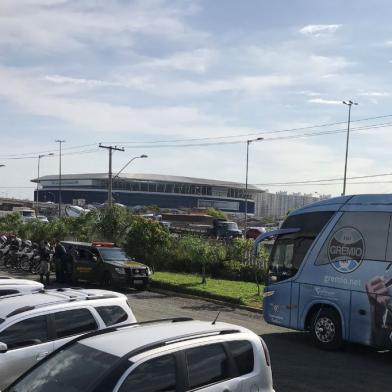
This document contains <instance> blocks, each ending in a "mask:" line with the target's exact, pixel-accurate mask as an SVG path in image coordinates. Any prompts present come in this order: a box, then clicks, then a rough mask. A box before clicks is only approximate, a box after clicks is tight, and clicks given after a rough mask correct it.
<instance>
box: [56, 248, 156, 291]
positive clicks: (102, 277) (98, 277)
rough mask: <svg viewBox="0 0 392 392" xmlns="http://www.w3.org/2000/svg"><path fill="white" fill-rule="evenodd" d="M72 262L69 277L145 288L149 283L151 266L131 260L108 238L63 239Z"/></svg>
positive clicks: (77, 279) (110, 285)
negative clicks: (96, 240)
mask: <svg viewBox="0 0 392 392" xmlns="http://www.w3.org/2000/svg"><path fill="white" fill-rule="evenodd" d="M62 244H63V245H64V247H65V249H66V251H67V253H68V255H69V256H70V258H71V260H70V261H71V264H72V281H73V283H74V284H76V283H77V282H78V281H79V280H83V281H87V282H90V283H99V284H101V285H102V286H103V287H104V288H106V289H108V288H110V287H112V286H123V287H133V288H136V289H138V290H144V289H146V288H147V286H148V285H149V283H150V278H151V276H150V275H151V270H150V268H149V267H148V266H146V265H145V264H142V263H139V262H137V261H135V260H132V259H131V258H130V257H128V256H127V254H126V253H125V252H124V250H123V249H121V248H118V247H116V246H115V245H114V244H113V243H111V242H73V241H62Z"/></svg>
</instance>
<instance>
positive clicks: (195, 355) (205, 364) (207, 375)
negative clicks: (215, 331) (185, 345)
mask: <svg viewBox="0 0 392 392" xmlns="http://www.w3.org/2000/svg"><path fill="white" fill-rule="evenodd" d="M186 362H187V367H188V383H189V389H194V388H200V387H202V386H205V385H210V384H215V383H217V382H219V381H222V380H225V379H227V378H229V361H228V358H227V356H226V352H225V350H224V348H223V346H222V345H221V344H211V345H208V346H202V347H196V348H191V349H189V350H186Z"/></svg>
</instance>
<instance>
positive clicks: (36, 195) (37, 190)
mask: <svg viewBox="0 0 392 392" xmlns="http://www.w3.org/2000/svg"><path fill="white" fill-rule="evenodd" d="M52 155H54V154H53V153H52V152H51V153H49V154H42V155H38V157H37V158H38V173H37V189H36V192H35V199H36V201H35V213H36V214H38V203H39V197H38V192H39V187H38V185H39V164H40V161H41V158H43V157H49V156H52Z"/></svg>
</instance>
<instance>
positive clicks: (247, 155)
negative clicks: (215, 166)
mask: <svg viewBox="0 0 392 392" xmlns="http://www.w3.org/2000/svg"><path fill="white" fill-rule="evenodd" d="M263 139H264V138H262V137H258V138H257V139H250V140H247V141H246V176H245V224H244V234H245V236H246V230H247V228H248V171H249V145H250V144H251V143H253V142H258V141H261V140H263Z"/></svg>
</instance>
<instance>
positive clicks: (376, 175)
mask: <svg viewBox="0 0 392 392" xmlns="http://www.w3.org/2000/svg"><path fill="white" fill-rule="evenodd" d="M391 175H392V173H380V174H371V175H367V176H355V177H348V179H349V180H358V179H361V178H375V177H385V176H391ZM330 181H343V178H324V179H319V180H304V181H289V182H269V183H262V184H253V185H257V186H272V185H277V186H282V185H302V184H310V185H313V184H315V183H318V182H330ZM316 185H317V184H316Z"/></svg>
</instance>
